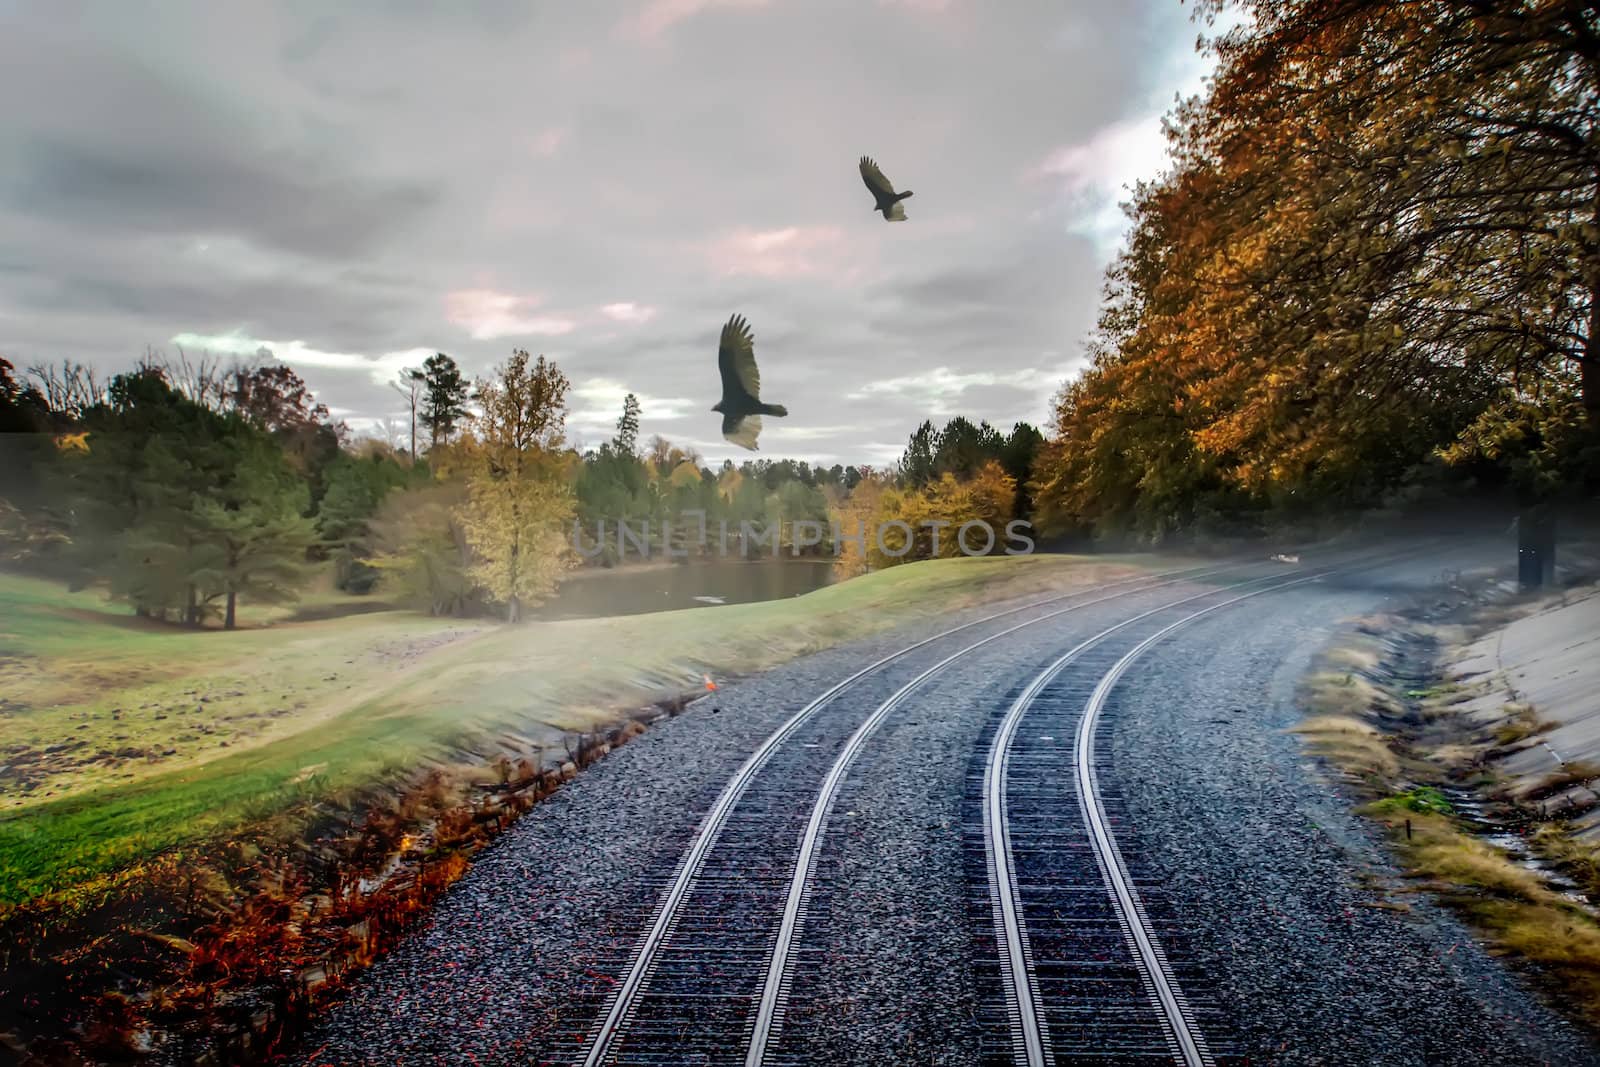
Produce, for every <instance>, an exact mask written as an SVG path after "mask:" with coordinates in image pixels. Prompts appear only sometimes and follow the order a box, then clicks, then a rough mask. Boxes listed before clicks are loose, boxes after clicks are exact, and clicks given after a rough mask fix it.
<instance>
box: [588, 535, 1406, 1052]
mask: <svg viewBox="0 0 1600 1067" xmlns="http://www.w3.org/2000/svg"><path fill="white" fill-rule="evenodd" d="M1408 554H1409V553H1408ZM1393 558H1394V557H1392V556H1390V557H1384V558H1382V559H1376V558H1369V559H1356V558H1351V559H1348V560H1344V561H1342V562H1336V563H1333V564H1332V565H1329V566H1324V567H1321V568H1319V569H1317V570H1315V571H1308V570H1305V569H1302V568H1298V567H1296V568H1294V569H1292V570H1289V571H1287V572H1286V571H1285V568H1284V565H1283V564H1281V563H1279V564H1273V565H1265V564H1262V563H1260V562H1257V561H1249V562H1239V561H1234V562H1227V563H1222V564H1218V565H1212V566H1204V567H1192V568H1186V569H1183V570H1177V571H1169V572H1165V573H1158V574H1150V575H1140V576H1136V577H1132V578H1128V579H1124V580H1121V581H1117V582H1112V583H1108V584H1105V585H1101V586H1097V587H1093V588H1088V589H1083V590H1078V591H1074V592H1070V593H1065V594H1062V595H1059V596H1052V597H1046V598H1041V599H1039V600H1035V601H1031V602H1029V603H1026V604H1022V605H1019V606H1016V607H1012V608H1009V609H1007V610H1005V611H1001V612H996V613H993V614H990V615H986V616H983V617H981V618H978V619H974V620H971V621H969V622H966V623H964V624H962V625H959V626H954V627H951V628H949V629H947V630H944V631H942V632H940V633H936V634H934V635H932V636H930V637H928V638H925V639H923V640H921V641H918V642H915V643H913V644H911V645H908V646H907V647H905V648H902V649H900V650H898V651H897V652H895V653H893V654H891V655H888V656H884V657H882V658H881V659H879V660H877V661H875V662H873V663H871V664H869V665H867V666H866V667H864V668H862V669H860V670H858V671H856V672H855V673H854V674H852V675H850V676H849V677H847V678H845V679H843V680H842V681H840V682H838V683H836V684H834V685H832V686H830V687H829V688H827V689H826V690H824V691H823V692H822V693H821V694H819V695H818V696H817V697H815V698H814V699H813V700H811V701H809V702H808V703H806V704H805V705H804V706H803V707H802V708H800V709H799V710H798V711H796V712H795V713H794V714H792V715H791V716H790V717H789V718H788V719H786V720H784V722H783V723H782V724H781V725H780V726H779V727H778V728H777V729H776V730H775V731H773V733H772V734H771V735H769V736H768V737H767V738H766V739H765V740H764V741H762V742H761V744H760V745H758V746H757V748H756V749H755V751H754V752H752V753H751V755H750V756H749V757H748V758H747V759H746V760H745V762H744V763H743V764H742V765H741V766H740V767H739V768H738V770H737V771H735V772H734V774H733V776H732V777H731V778H730V780H729V781H728V782H727V784H726V785H725V786H724V787H723V789H722V790H721V792H720V793H719V794H718V796H717V797H716V799H715V800H714V801H713V802H712V804H711V806H710V808H709V810H708V811H707V813H706V815H705V816H704V818H703V819H702V821H701V822H700V824H699V826H698V828H697V829H696V830H695V832H694V834H693V836H692V838H691V840H690V841H689V843H688V845H687V847H686V848H685V849H684V850H683V851H682V854H681V855H680V858H679V860H678V863H677V866H676V868H675V869H674V870H673V871H672V872H671V873H670V875H668V876H667V878H666V880H665V882H664V883H663V884H662V886H661V889H660V891H659V899H658V901H657V904H656V905H655V907H654V909H653V911H652V912H651V913H650V915H649V918H648V921H647V923H646V925H645V929H644V931H643V933H642V934H641V936H639V938H638V939H637V941H636V943H635V944H634V945H633V947H632V949H631V951H630V952H629V953H628V954H627V955H626V957H623V958H620V959H619V961H618V967H617V973H616V978H615V982H614V984H612V985H611V986H610V987H609V993H608V995H606V996H605V997H604V998H603V999H598V1000H597V1002H596V1005H595V1012H596V1014H595V1018H594V1022H593V1024H592V1025H591V1027H590V1029H589V1031H588V1034H587V1036H586V1039H585V1040H584V1042H583V1044H582V1046H581V1047H580V1048H578V1049H576V1050H575V1055H574V1056H573V1058H572V1059H571V1061H570V1062H573V1063H575V1064H582V1065H584V1067H599V1065H601V1064H640V1065H644V1064H669V1063H674V1064H676V1063H705V1064H712V1063H735V1064H737V1063H743V1064H745V1065H746V1067H761V1065H780V1064H785V1063H791V1062H799V1058H798V1056H797V1055H796V1054H795V1053H794V1051H793V1050H792V1049H789V1048H786V1046H785V1042H784V1040H783V1036H784V1032H783V1022H784V1016H785V1012H786V1008H787V1004H788V1000H789V997H790V993H791V990H792V987H793V982H794V964H795V959H796V955H797V946H798V945H799V944H800V942H801V939H802V937H803V935H804V932H805V926H806V920H807V916H808V915H809V913H810V910H811V906H812V904H813V903H814V900H815V898H816V897H817V896H818V894H821V893H826V892H827V886H826V885H819V882H818V878H817V867H818V859H819V857H820V855H821V853H822V850H823V847H824V843H825V841H826V835H827V830H828V825H829V821H830V816H831V814H832V811H833V808H834V805H835V803H836V801H837V800H838V798H839V795H840V792H841V789H842V788H843V787H844V784H845V783H846V781H847V780H848V779H849V777H850V772H851V769H852V767H853V766H854V765H855V763H856V761H857V760H858V758H859V756H860V755H861V753H862V752H863V750H864V749H865V748H866V747H867V746H868V745H869V744H870V742H871V740H872V738H873V736H874V735H875V734H876V733H877V732H878V731H879V729H880V727H881V726H882V725H883V724H884V722H885V721H886V720H889V719H890V718H891V717H893V716H894V715H895V713H896V712H897V711H898V710H900V709H902V708H904V707H906V706H907V705H908V704H911V703H914V698H915V697H916V696H917V695H918V694H919V693H920V692H922V691H924V690H925V688H926V687H927V686H928V685H929V683H930V682H932V681H933V680H934V679H936V678H938V677H939V676H940V675H941V674H943V673H944V672H946V671H947V670H949V669H950V668H951V667H953V666H954V665H956V664H958V663H961V662H963V661H965V660H967V659H969V658H971V657H973V656H974V655H975V654H976V653H978V652H979V651H980V650H981V649H984V648H986V647H988V646H991V645H992V644H994V643H995V642H997V641H999V640H1001V639H1003V638H1005V637H1007V636H1010V635H1013V634H1016V633H1017V632H1018V631H1023V630H1027V629H1029V628H1032V627H1037V626H1039V625H1040V624H1042V623H1046V622H1048V621H1051V620H1055V619H1059V618H1062V617H1064V616H1068V615H1071V614H1073V613H1077V612H1082V611H1085V610H1087V609H1089V608H1092V607H1095V606H1097V605H1110V604H1114V603H1123V602H1127V601H1130V600H1133V599H1135V598H1156V599H1157V602H1155V603H1153V604H1151V605H1149V606H1145V605H1143V604H1140V605H1138V610H1136V611H1134V612H1133V613H1131V614H1127V615H1125V616H1124V617H1121V618H1118V619H1116V620H1115V621H1113V622H1111V623H1110V624H1109V625H1106V626H1103V627H1098V628H1097V629H1096V630H1095V632H1093V633H1091V634H1089V635H1088V636H1087V637H1085V638H1083V639H1081V640H1079V641H1077V642H1076V643H1075V644H1074V645H1073V647H1071V648H1070V649H1069V650H1068V651H1066V652H1065V653H1059V652H1058V653H1056V654H1055V655H1053V656H1050V657H1048V662H1045V663H1043V664H1042V665H1041V667H1040V669H1038V670H1036V671H1033V672H1031V677H1030V680H1029V681H1028V683H1027V684H1026V685H1025V686H1023V687H1021V689H1020V691H1018V692H1017V695H1016V696H1015V698H1014V699H1013V700H1011V701H1009V702H1008V703H1007V705H1006V706H1005V707H1004V709H1003V711H1002V712H1001V713H1000V714H998V716H997V717H996V718H995V720H994V721H993V722H992V723H991V725H990V727H989V728H988V729H986V731H985V736H986V742H987V743H986V744H985V745H984V746H983V751H982V754H981V758H980V759H978V760H975V773H974V774H973V775H971V776H970V777H971V779H972V780H971V781H970V782H969V786H968V793H969V807H971V806H973V805H972V803H971V802H973V801H975V802H976V806H977V810H979V811H981V817H980V818H975V819H972V820H970V821H971V823H972V825H971V827H970V828H969V833H968V838H969V848H971V849H973V850H976V848H977V846H978V844H979V843H980V842H981V848H982V857H983V858H982V865H981V869H982V871H983V875H984V883H983V886H982V887H981V888H980V890H979V893H980V894H981V893H983V892H986V894H987V901H988V904H989V905H990V910H991V911H992V917H991V919H992V930H993V932H992V934H991V935H989V936H992V938H993V948H994V953H993V955H994V959H993V960H992V961H990V962H991V963H992V964H993V970H994V971H995V972H996V973H997V976H998V978H999V982H998V983H997V985H998V989H997V991H996V996H994V997H992V998H991V999H992V1000H997V1001H998V1003H996V1004H994V1005H993V1007H994V1009H995V1010H994V1011H993V1012H992V1018H991V1020H990V1022H991V1025H990V1029H991V1030H992V1031H994V1035H993V1036H994V1040H993V1041H992V1043H991V1047H990V1048H989V1052H990V1055H989V1056H987V1057H986V1060H985V1062H995V1063H1015V1064H1020V1065H1026V1067H1039V1065H1043V1064H1047V1063H1055V1062H1080V1061H1086V1060H1091V1059H1094V1058H1097V1056H1098V1055H1101V1054H1104V1055H1106V1056H1109V1057H1111V1058H1114V1059H1116V1061H1117V1062H1135V1063H1137V1062H1152V1063H1155V1062H1162V1063H1174V1062H1175V1063H1180V1064H1183V1065H1184V1067H1212V1064H1213V1063H1214V1058H1213V1054H1212V1051H1211V1048H1210V1046H1209V1045H1208V1042H1207V1040H1206V1036H1205V1033H1204V1031H1203V1028H1202V1026H1201V1025H1199V1024H1198V1023H1197V1021H1196V1012H1195V1011H1194V1010H1193V1009H1192V1008H1191V1005H1190V1002H1189V1000H1188V999H1187V996H1186V992H1185V989H1184V988H1183V984H1182V982H1180V971H1181V968H1175V967H1174V966H1173V965H1172V962H1171V960H1170V959H1169V957H1168V956H1167V954H1166V951H1165V948H1164V946H1163V943H1162V938H1161V937H1160V936H1159V935H1158V931H1157V929H1156V928H1155V926H1154V925H1153V924H1152V923H1151V921H1150V918H1149V915H1148V914H1147V912H1146V909H1145V907H1144V904H1143V901H1142V897H1141V893H1140V889H1139V887H1138V886H1137V884H1136V881H1135V879H1134V878H1133V877H1132V876H1131V875H1130V873H1129V870H1128V867H1127V863H1126V861H1125V858H1124V857H1123V856H1122V854H1121V852H1120V850H1119V847H1118V844H1117V838H1116V833H1115V824H1116V815H1115V810H1114V809H1115V802H1114V800H1112V801H1109V802H1108V800H1107V798H1106V795H1105V791H1104V790H1103V789H1102V786H1101V782H1100V767H1099V763H1098V757H1097V755H1096V745H1095V737H1096V726H1097V724H1098V722H1099V721H1100V719H1101V717H1102V715H1103V713H1104V710H1105V707H1106V705H1107V702H1108V700H1109V699H1110V696H1111V694H1112V691H1113V689H1114V687H1115V686H1116V684H1117V682H1118V680H1119V679H1120V678H1122V677H1123V676H1124V675H1125V674H1126V673H1127V672H1128V671H1129V670H1131V669H1132V667H1133V666H1134V665H1135V662H1136V661H1137V660H1138V659H1139V658H1140V656H1142V655H1143V654H1144V653H1145V652H1147V651H1148V650H1149V649H1150V648H1151V647H1153V646H1154V645H1156V644H1157V643H1159V642H1160V641H1161V640H1163V639H1165V638H1166V637H1167V636H1168V635H1170V634H1172V633H1173V632H1175V631H1177V630H1179V629H1181V628H1182V627H1184V626H1187V625H1190V624H1192V623H1194V622H1197V621H1199V620H1200V619H1202V618H1204V617H1206V616H1209V615H1212V614H1213V613H1216V612H1219V611H1222V610H1224V609H1226V608H1229V607H1232V606H1234V605H1236V604H1240V603H1243V602H1246V601H1249V600H1251V599H1253V598H1256V597H1259V596H1262V595H1264V594H1267V593H1271V592H1275V591H1277V590H1280V589H1286V588H1291V587H1295V586H1301V585H1305V584H1308V583H1311V582H1314V581H1316V580H1318V579H1319V578H1322V577H1323V576H1325V575H1327V574H1331V573H1333V572H1334V571H1336V570H1340V569H1350V568H1354V567H1356V566H1360V567H1372V566H1378V565H1380V564H1381V563H1385V562H1389V561H1391V560H1392V559H1393ZM1253 569H1254V570H1262V571H1265V572H1266V573H1261V574H1257V575H1255V576H1251V575H1250V573H1249V572H1250V571H1251V570H1253ZM1211 580H1216V581H1219V582H1226V583H1227V584H1223V585H1220V586H1215V587H1208V588H1201V589H1198V590H1196V589H1195V588H1194V587H1193V584H1192V583H1202V582H1207V581H1211ZM1164 590H1168V591H1171V593H1172V594H1174V595H1167V596H1161V595H1160V594H1161V593H1162V591H1164ZM1184 609H1187V610H1184ZM1121 636H1126V637H1131V638H1132V639H1133V640H1132V641H1131V643H1130V642H1129V641H1126V640H1124V641H1118V640H1116V639H1117V638H1118V637H1121ZM914 657H918V658H921V659H922V660H924V661H926V660H931V661H932V662H931V663H928V665H927V666H925V667H922V669H920V670H915V671H914V673H913V672H912V671H908V670H904V669H900V668H904V667H905V666H906V664H907V663H908V661H911V660H912V659H913V658H914ZM908 674H909V675H910V676H909V677H907V675H908ZM847 695H848V696H850V697H852V698H853V699H851V700H850V701H848V702H847V701H845V700H843V699H841V698H843V697H845V696H847ZM867 708H869V709H870V710H863V709H867ZM1024 724H1026V725H1027V727H1028V728H1027V729H1026V730H1024V729H1022V727H1023V725H1024ZM1035 727H1038V728H1037V729H1036V728H1035ZM1041 738H1042V739H1043V740H1040V739H1041ZM1067 815H1072V816H1076V818H1075V819H1071V818H1067V817H1065V816H1067ZM969 866H974V867H976V866H977V864H976V863H974V864H970V865H969ZM1084 945H1090V946H1092V948H1091V949H1090V950H1089V951H1087V952H1084V951H1082V949H1083V946H1084ZM1080 957H1081V958H1080ZM1107 1027H1110V1028H1112V1029H1113V1030H1114V1031H1115V1033H1114V1034H1111V1035H1110V1036H1109V1037H1108V1033H1103V1032H1101V1031H1104V1030H1106V1028H1107ZM1108 1042H1109V1043H1108Z"/></svg>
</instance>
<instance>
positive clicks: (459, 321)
mask: <svg viewBox="0 0 1600 1067" xmlns="http://www.w3.org/2000/svg"><path fill="white" fill-rule="evenodd" d="M539 303H540V301H539V298H538V297H536V296H516V295H515V294H512V293H499V292H495V291H494V290H493V289H457V290H455V291H454V292H450V293H446V294H445V297H444V314H445V318H447V319H448V320H450V322H452V323H454V324H455V325H457V326H460V327H462V328H463V329H465V330H466V331H467V332H468V333H469V334H471V335H472V338H473V340H475V341H492V340H494V339H495V338H497V337H525V336H532V335H539V336H545V337H559V336H560V335H562V334H567V333H571V332H572V331H573V330H575V329H577V328H578V324H577V323H576V322H574V321H572V320H571V319H568V318H563V317H561V316H558V315H534V314H531V312H532V311H533V310H534V309H535V308H536V307H538V306H539Z"/></svg>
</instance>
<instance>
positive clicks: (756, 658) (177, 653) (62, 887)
mask: <svg viewBox="0 0 1600 1067" xmlns="http://www.w3.org/2000/svg"><path fill="white" fill-rule="evenodd" d="M1128 566H1129V563H1128V561H1118V560H1112V559H1107V558H1096V559H1095V560H1093V561H1090V560H1086V559H1084V558H1081V557H1068V556H1035V557H1015V558H990V559H952V560H939V561H931V562H927V563H917V564H911V565H907V566H903V567H896V568H892V569H890V570H886V571H883V572H880V573H877V574H872V575H868V576H866V577H863V578H859V579H855V580H853V581H849V582H845V583H842V584H839V585H835V586H830V587H828V588H825V589H821V590H818V591H817V592H814V593H810V594H807V595H805V596H803V597H794V598H791V599H788V600H780V601H769V602H766V603H759V604H745V605H734V606H722V607H708V608H693V609H688V610H683V611H674V612H662V613H657V614H652V615H632V616H622V617H616V618H605V619H580V620H569V621H560V622H539V623H529V624H526V625H523V626H519V627H499V626H495V625H493V624H489V623H483V622H463V621H459V620H441V619H431V618H427V617H423V616H418V615H414V614H409V613H404V612H379V613H372V614H362V615H356V616H349V617H344V618H338V619H331V620H325V621H317V622H306V623H280V624H278V625H274V626H272V627H269V628H264V629H256V630H243V631H238V632H232V633H223V632H203V633H190V632H184V631H177V630H172V629H170V628H167V627H161V626H155V625H151V624H146V623H144V622H142V621H141V620H137V619H133V618H131V617H130V616H127V615H123V614H118V613H115V612H114V611H113V610H111V609H109V608H107V606H106V605H104V604H103V603H101V602H100V601H99V600H98V599H97V598H96V597H95V596H94V595H92V594H67V593H64V592H62V591H61V589H60V588H59V587H58V586H53V585H49V584H46V583H42V582H36V581H32V580H28V579H22V578H15V577H4V576H0V619H3V620H4V622H3V623H0V692H3V693H5V694H6V696H5V700H6V703H5V704H4V705H3V706H0V752H3V753H4V754H5V756H4V758H5V759H6V761H7V763H6V765H5V769H4V770H0V908H4V907H8V906H14V905H17V904H21V903H24V902H27V901H30V900H37V899H38V898H41V897H51V896H53V895H55V894H58V893H61V892H64V891H73V892H79V891H82V890H83V889H84V888H86V887H91V886H95V885H97V884H101V883H104V882H105V880H107V879H108V878H116V877H126V876H129V875H130V874H131V873H133V872H135V871H136V869H137V865H138V863H139V861H141V860H143V859H146V858H148V857H150V856H152V855H154V854H156V853H159V852H162V851H165V850H169V849H173V848H176V847H181V846H187V845H190V844H193V843H198V842H203V841H206V840H208V839H215V838H216V837H217V836H218V835H221V834H224V833H226V832H228V831H229V830H230V829H231V828H235V827H238V826H240V825H242V824H246V823H251V822H253V821H257V820H264V819H266V818H268V817H270V816H272V815H273V814H275V813H277V812H280V811H283V810H285V809H287V808H289V807H290V806H292V805H294V804H295V803H296V802H299V801H307V800H310V801H323V800H335V801H337V800H341V799H348V798H349V797H350V796H351V795H352V794H353V793H354V791H356V790H359V789H362V788H364V787H367V786H370V785H372V784H373V783H374V782H377V781H380V780H383V779H385V778H386V777H387V776H391V775H402V774H409V773H413V772H415V771H416V770H417V769H419V768H420V767H423V766H426V765H427V764H428V763H429V762H430V761H433V760H441V759H446V758H448V756H449V754H450V753H451V752H452V751H459V750H460V749H462V748H468V749H471V750H474V751H480V752H486V751H488V749H489V748H490V746H491V745H492V744H493V741H494V737H495V735H496V734H499V733H506V732H511V733H513V734H514V735H515V736H516V738H517V739H518V740H519V741H520V742H522V743H524V744H534V745H538V744H553V743H558V741H559V738H560V735H561V734H562V732H564V731H568V730H580V729H585V728H588V727H592V726H595V725H597V724H600V723H602V722H606V721H608V720H611V719H613V718H614V717H615V716H616V715H617V713H618V712H619V710H622V709H626V708H630V707H637V706H639V705H640V704H641V703H644V702H646V701H648V700H650V699H653V698H657V697H659V696H661V695H662V693H663V691H667V692H673V691H680V690H682V689H684V688H687V687H689V686H690V685H692V684H693V682H694V681H695V680H697V679H698V678H699V674H700V672H701V671H708V672H710V673H712V674H713V676H717V675H722V674H729V673H748V672H750V671H754V670H759V669H761V668H764V667H768V666H771V665H773V664H776V663H779V662H782V661H784V660H787V659H790V658H793V657H794V656H797V655H801V654H804V653H806V652H808V651H812V650H815V649H819V648H823V647H826V646H828V645H831V644H835V643H837V642H840V641H843V640H848V639H851V638H854V637H859V636H863V635H866V634H870V633H874V632H877V631H880V630H883V629H885V628H887V627H891V626H894V625H898V624H902V623H905V622H908V621H912V620H914V619H918V618H925V617H937V616H941V615H944V614H946V613H948V612H950V611H951V610H953V609H956V608H959V607H962V606H964V605H968V604H972V603H976V602H979V601H982V600H985V599H989V598H994V597H1000V596H1006V595H1018V594H1022V593H1037V594H1040V595H1043V594H1044V593H1045V592H1047V591H1048V590H1050V589H1054V588H1062V587H1066V586H1068V585H1073V584H1079V583H1089V582H1094V581H1100V580H1106V579H1108V578H1110V577H1114V576H1116V575H1118V574H1121V573H1125V571H1126V569H1127V567H1128Z"/></svg>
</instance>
